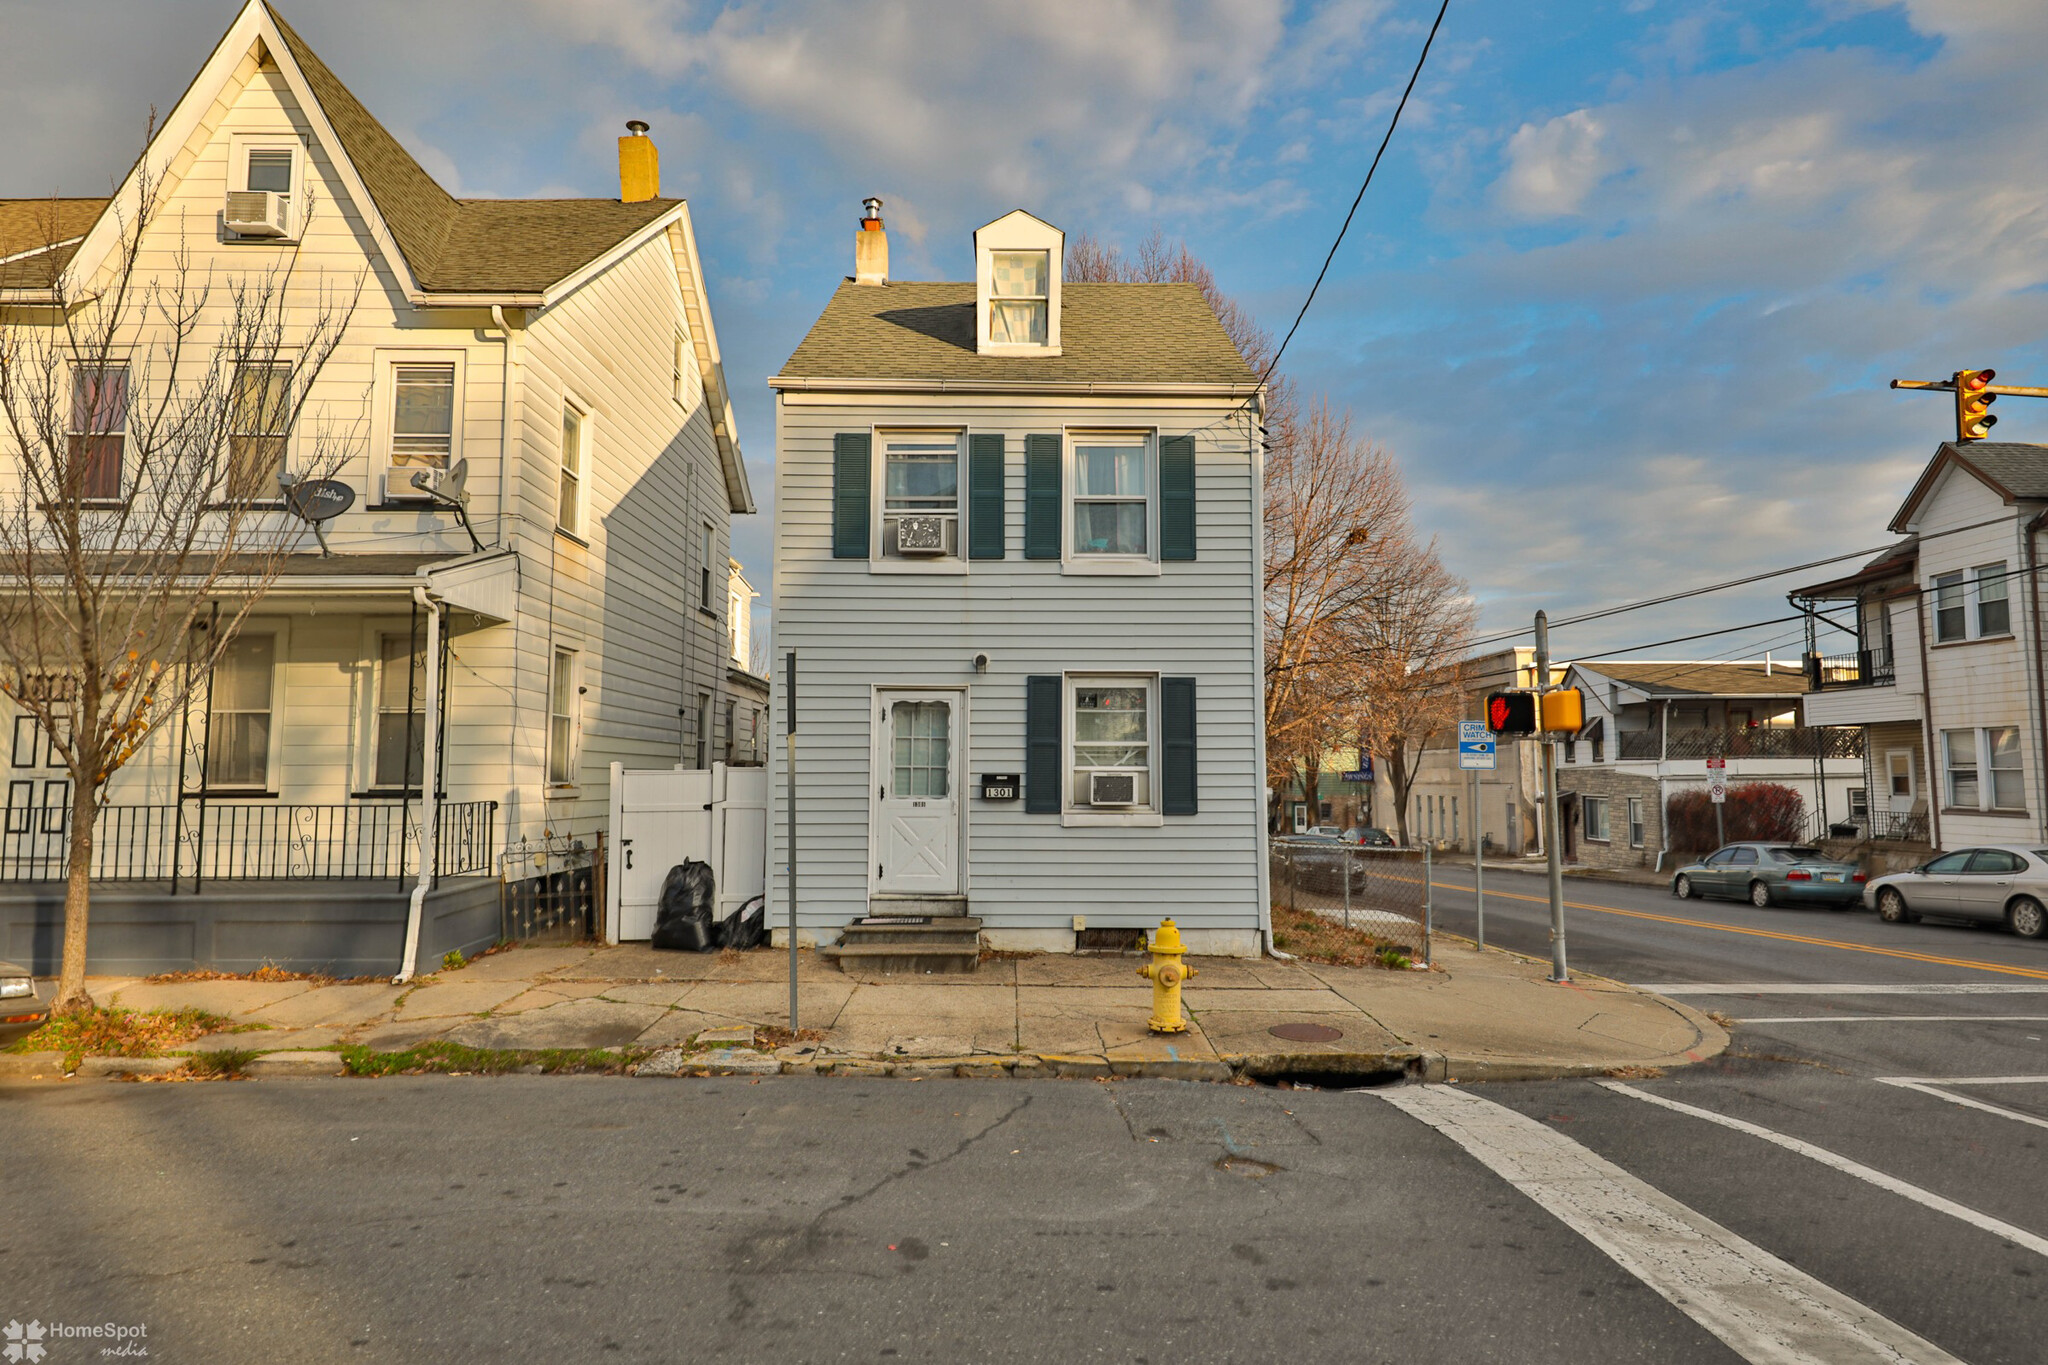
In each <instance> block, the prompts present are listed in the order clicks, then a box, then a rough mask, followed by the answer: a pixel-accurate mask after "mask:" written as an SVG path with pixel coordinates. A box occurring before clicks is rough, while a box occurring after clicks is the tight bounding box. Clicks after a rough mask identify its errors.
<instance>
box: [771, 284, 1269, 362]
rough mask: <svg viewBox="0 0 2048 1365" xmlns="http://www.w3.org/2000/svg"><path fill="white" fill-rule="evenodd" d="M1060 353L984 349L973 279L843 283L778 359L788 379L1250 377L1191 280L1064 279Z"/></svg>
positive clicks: (1235, 349) (1221, 327)
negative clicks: (785, 357)
mask: <svg viewBox="0 0 2048 1365" xmlns="http://www.w3.org/2000/svg"><path fill="white" fill-rule="evenodd" d="M1062 294H1063V295H1064V299H1063V303H1062V307H1061V309H1060V333H1061V336H1060V350H1061V352H1062V353H1061V354H1060V355H1057V356H1018V355H1000V356H996V355H979V354H977V353H976V352H975V349H974V286H973V285H972V284H961V283H896V282H891V283H889V284H885V285H867V284H854V283H852V282H851V281H848V282H847V283H844V284H842V285H840V286H839V290H838V292H837V293H835V294H834V295H833V296H832V301H831V302H830V303H828V304H827V305H826V306H825V311H824V313H823V314H821V315H820V316H819V318H818V320H817V322H816V323H814V324H812V326H811V331H810V335H808V336H806V337H805V338H804V339H803V344H802V345H800V346H798V347H797V348H796V354H794V355H792V356H791V357H790V358H789V363H788V364H786V365H784V366H783V367H782V373H783V374H784V375H786V376H789V377H791V378H812V379H960V380H975V379H993V380H1004V381H1010V382H1021V383H1033V382H1036V383H1060V382H1068V383H1086V382H1094V383H1139V384H1142V383H1187V384H1253V383H1256V382H1257V380H1258V376H1257V375H1256V374H1254V373H1252V370H1251V367H1250V366H1248V365H1246V364H1245V363H1244V357H1242V356H1240V355H1239V354H1238V353H1237V347H1235V346H1234V345H1232V344H1231V341H1230V337H1229V336H1228V334H1226V333H1225V332H1224V330H1223V325H1222V324H1221V323H1219V322H1218V321H1217V320H1216V314H1215V312H1214V311H1213V310H1212V309H1211V308H1210V307H1209V304H1208V302H1207V300H1205V299H1204V298H1203V297H1202V291H1201V290H1200V289H1199V288H1198V287H1197V286H1195V285H1192V284H1067V285H1064V286H1062Z"/></svg>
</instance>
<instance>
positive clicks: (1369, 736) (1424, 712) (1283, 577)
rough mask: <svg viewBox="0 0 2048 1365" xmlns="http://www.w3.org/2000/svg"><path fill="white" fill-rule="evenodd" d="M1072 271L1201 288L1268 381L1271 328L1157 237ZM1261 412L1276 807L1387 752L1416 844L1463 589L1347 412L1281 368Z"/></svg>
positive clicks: (1086, 238)
mask: <svg viewBox="0 0 2048 1365" xmlns="http://www.w3.org/2000/svg"><path fill="white" fill-rule="evenodd" d="M1066 277H1067V278H1068V279H1070V280H1076V281H1083V282H1087V281H1106V282H1117V283H1141V284H1142V283H1168V282H1186V283H1191V284H1195V285H1197V286H1199V287H1200V288H1201V290H1202V294H1203V297H1205V298H1206V299H1208V301H1209V304H1210V306H1211V307H1212V308H1214V309H1215V310H1216V316H1217V318H1218V319H1219V320H1220V321H1221V322H1222V324H1223V329H1224V331H1225V332H1226V333H1228V334H1229V336H1230V339H1231V340H1232V342H1234V343H1235V344H1236V346H1237V348H1238V352H1239V353H1240V354H1241V355H1243V356H1244V358H1245V362H1246V363H1247V364H1248V365H1250V366H1251V367H1252V368H1253V369H1254V370H1255V371H1258V372H1259V373H1261V374H1265V373H1266V372H1267V371H1268V369H1270V368H1271V367H1272V365H1273V361H1274V344H1273V336H1272V333H1270V332H1268V331H1266V330H1265V329H1264V328H1262V327H1260V326H1259V325H1258V323H1257V322H1256V321H1255V320H1254V319H1253V318H1252V316H1251V314H1250V312H1249V311H1247V310H1246V309H1245V308H1244V307H1243V306H1242V305H1240V304H1239V303H1238V302H1237V301H1236V300H1234V299H1232V298H1231V297H1230V296H1228V295H1227V294H1225V293H1223V292H1222V290H1221V289H1219V288H1218V287H1217V284H1216V278H1215V275H1214V274H1213V273H1212V272H1211V271H1210V270H1209V267H1208V266H1207V265H1205V264H1203V262H1202V261H1201V260H1200V259H1199V258H1198V257H1196V256H1195V254H1194V253H1193V252H1192V251H1190V250H1189V249H1188V246H1187V244H1186V243H1184V242H1169V241H1168V240H1167V239H1166V237H1165V236H1164V235H1163V234H1162V233H1160V232H1158V231H1157V230H1155V231H1154V232H1153V233H1152V234H1151V235H1150V236H1148V237H1147V238H1146V239H1145V240H1144V241H1143V242H1142V243H1140V244H1139V247H1138V250H1137V252H1136V253H1135V254H1134V255H1130V256H1126V255H1125V254H1124V253H1123V252H1122V251H1120V250H1119V249H1117V248H1116V247H1114V246H1105V245H1104V244H1103V243H1101V242H1100V241H1098V240H1097V239H1096V238H1094V237H1093V236H1090V235H1087V234H1083V235H1081V236H1078V237H1076V238H1075V239H1074V241H1073V242H1072V243H1071V244H1070V245H1069V247H1068V249H1067V257H1066ZM1263 417H1264V421H1265V427H1266V470H1265V483H1264V492H1265V540H1266V556H1265V564H1264V566H1263V568H1264V599H1265V656H1266V657H1265V673H1266V703H1265V704H1266V766H1267V780H1268V783H1269V785H1270V786H1271V787H1272V788H1273V790H1274V792H1275V800H1276V801H1277V800H1278V799H1279V793H1280V792H1282V791H1284V790H1285V789H1286V788H1287V787H1288V786H1289V785H1299V786H1300V787H1301V789H1302V792H1303V795H1304V796H1305V798H1306V799H1307V800H1308V801H1309V802H1310V803H1311V805H1314V803H1316V801H1317V799H1318V796H1319V789H1320V783H1321V776H1322V772H1323V769H1324V767H1325V766H1326V763H1327V760H1328V758H1329V756H1330V755H1331V754H1332V753H1335V752H1339V751H1341V750H1344V749H1348V748H1351V747H1353V746H1356V747H1357V748H1358V749H1359V751H1360V752H1361V753H1376V754H1379V755H1380V756H1381V757H1383V758H1384V759H1385V760H1386V761H1387V766H1388V770H1389V773H1390V776H1391V777H1392V780H1393V782H1394V785H1395V795H1396V799H1397V806H1398V807H1399V808H1400V809H1398V810H1397V811H1396V819H1397V820H1398V821H1400V822H1401V828H1402V835H1403V839H1404V841H1405V838H1406V819H1407V816H1406V804H1407V796H1408V789H1409V788H1410V786H1412V785H1413V783H1414V780H1415V771H1416V765H1417V763H1418V761H1419V759H1420V753H1421V748H1422V746H1424V745H1426V744H1427V743H1428V742H1429V741H1430V740H1431V739H1433V738H1435V737H1436V736H1437V735H1438V734H1440V733H1441V732H1442V730H1443V726H1444V723H1445V717H1449V718H1450V719H1455V717H1456V709H1457V704H1458V698H1457V692H1456V689H1455V687H1451V689H1450V691H1449V692H1448V693H1444V692H1443V690H1442V689H1443V688H1444V686H1446V683H1445V679H1444V670H1445V669H1446V668H1447V667H1449V668H1452V669H1453V670H1455V668H1456V661H1457V660H1458V659H1460V658H1461V657H1462V655H1463V654H1464V651H1465V649H1466V642H1467V640H1468V639H1469V636H1470V629H1471V622H1472V612H1471V609H1470V605H1469V603H1468V601H1467V599H1466V597H1465V585H1464V584H1463V583H1462V582H1460V581H1459V580H1457V579H1456V578H1455V577H1453V576H1452V575H1451V574H1450V573H1449V572H1447V571H1446V570H1445V568H1444V566H1443V562H1442V560H1441V558H1440V557H1439V556H1438V554H1437V551H1436V546H1435V543H1434V542H1429V543H1424V542H1422V541H1421V540H1420V539H1419V538H1418V537H1417V536H1416V534H1415V529H1414V525H1413V522H1412V520H1411V519H1410V516H1409V503H1408V492H1407V487H1406V485H1405V483H1404V481H1403V480H1402V477H1401V471H1400V468H1399V467H1398V466H1397V465H1396V464H1395V463H1394V460H1393V458H1392V456H1390V455H1389V454H1388V453H1387V452H1386V451H1384V450H1382V449H1380V448H1379V447H1377V446H1374V445H1372V444H1371V443H1369V442H1367V441H1365V440H1363V439H1362V438H1360V437H1358V436H1357V435H1355V434H1354V433H1353V432H1352V429H1351V418H1350V415H1349V414H1348V413H1347V414H1341V415H1340V414H1336V413H1333V412H1332V411H1331V410H1330V408H1329V405H1328V404H1327V403H1319V404H1317V405H1316V406H1315V407H1314V408H1312V409H1311V410H1310V411H1309V412H1308V413H1307V415H1306V416H1305V417H1304V416H1303V415H1302V413H1301V411H1300V406H1299V403H1298V401H1297V398H1296V394H1295V389H1294V384H1293V381H1292V380H1291V379H1290V378H1289V377H1288V376H1286V375H1284V374H1278V373H1275V374H1273V375H1271V376H1270V377H1269V380H1268V391H1267V402H1266V407H1265V412H1264V414H1263ZM1451 682H1455V678H1453V679H1451ZM1446 708H1448V709H1446ZM1440 713H1441V714H1440Z"/></svg>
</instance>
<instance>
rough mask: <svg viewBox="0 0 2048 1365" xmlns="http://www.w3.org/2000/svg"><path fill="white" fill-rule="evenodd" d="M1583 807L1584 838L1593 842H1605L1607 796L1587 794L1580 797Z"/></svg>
mask: <svg viewBox="0 0 2048 1365" xmlns="http://www.w3.org/2000/svg"><path fill="white" fill-rule="evenodd" d="M1580 804H1581V805H1582V806H1583V807H1584V808H1585V825H1586V838H1587V839H1589V840H1591V841H1593V842H1595V843H1602V844H1604V843H1606V842H1607V837H1608V836H1607V798H1606V797H1604V796H1587V797H1582V798H1580Z"/></svg>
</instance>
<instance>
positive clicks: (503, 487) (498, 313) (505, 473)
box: [491, 303, 512, 545]
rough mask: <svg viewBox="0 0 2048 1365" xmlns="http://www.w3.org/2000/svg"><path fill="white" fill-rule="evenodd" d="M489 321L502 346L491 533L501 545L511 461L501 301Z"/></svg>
mask: <svg viewBox="0 0 2048 1365" xmlns="http://www.w3.org/2000/svg"><path fill="white" fill-rule="evenodd" d="M491 322H492V323H493V324H494V325H495V326H496V327H497V329H498V344H499V345H500V346H502V347H504V348H505V349H504V353H503V354H502V355H501V356H500V357H499V359H500V361H501V363H500V365H499V366H498V527H497V534H496V535H495V536H493V537H492V543H494V544H497V545H503V544H505V543H506V542H507V541H508V540H509V539H510V528H509V527H508V526H507V525H506V524H505V523H506V516H507V510H506V509H507V508H509V507H510V506H511V503H510V501H509V500H508V497H507V495H508V494H509V493H510V491H511V490H510V483H511V479H512V465H511V463H510V461H509V460H507V458H506V456H507V455H508V454H510V451H511V440H512V324H511V323H509V322H507V321H505V305H503V304H501V303H494V304H492V305H491Z"/></svg>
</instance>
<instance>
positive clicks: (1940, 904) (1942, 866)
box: [1864, 844, 2048, 938]
mask: <svg viewBox="0 0 2048 1365" xmlns="http://www.w3.org/2000/svg"><path fill="white" fill-rule="evenodd" d="M1864 900H1865V901H1866V902H1867V903H1868V904H1870V905H1872V906H1874V907H1875V908H1876V910H1877V917H1878V918H1879V919H1881V920H1883V921H1884V922H1885V923H1887V924H1905V923H1910V922H1912V921H1913V920H1916V919H1919V918H1920V917H1921V916H1922V915H1933V916H1936V917H1938V918H1941V919H1959V920H1969V921H1971V922H1973V923H1980V924H2003V925H2005V927H2006V928H2008V929H2010V930H2012V931H2013V932H2014V933H2015V934H2018V935H2019V936H2020V937H2021V938H2041V937H2043V936H2044V935H2048V911H2044V910H2043V909H2042V907H2043V906H2044V905H2048V849H2041V848H2029V847H2027V846H2026V845H2025V844H1992V845H1990V846H1989V847H1986V848H1964V849H1958V850H1956V851H1955V852H1954V853H1944V854H1942V855H1941V856H1940V857H1938V858H1935V859H1933V860H1931V861H1929V862H1926V863H1922V864H1921V865H1920V866H1919V867H1916V868H1914V869H1913V870H1912V871H1910V872H1892V873H1888V874H1886V875H1885V876H1882V877H1879V878H1878V879H1877V880H1875V881H1873V882H1871V883H1870V886H1869V888H1868V889H1867V890H1866V891H1865V892H1864Z"/></svg>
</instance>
